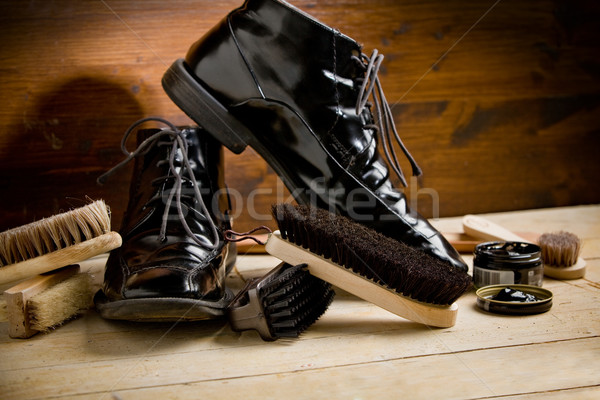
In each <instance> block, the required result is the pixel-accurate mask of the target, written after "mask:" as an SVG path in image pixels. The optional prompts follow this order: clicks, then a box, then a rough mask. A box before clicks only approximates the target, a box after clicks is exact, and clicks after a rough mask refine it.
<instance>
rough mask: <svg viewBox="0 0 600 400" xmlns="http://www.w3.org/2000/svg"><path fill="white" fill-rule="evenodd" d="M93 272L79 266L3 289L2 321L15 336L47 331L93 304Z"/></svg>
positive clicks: (65, 268)
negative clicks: (88, 272) (85, 271)
mask: <svg viewBox="0 0 600 400" xmlns="http://www.w3.org/2000/svg"><path fill="white" fill-rule="evenodd" d="M91 281H92V278H91V275H89V274H87V273H79V266H78V265H70V266H67V267H64V268H61V269H58V270H55V271H52V272H48V273H45V274H41V275H37V276H35V277H33V278H29V279H26V280H24V281H22V282H20V283H19V284H17V285H16V286H14V287H12V288H10V289H7V290H5V291H4V297H3V299H2V300H0V309H2V310H3V311H4V312H3V314H4V315H2V316H0V320H6V321H8V334H9V336H10V337H12V338H29V337H31V336H33V335H35V334H36V333H38V332H46V331H49V330H50V329H53V328H55V327H57V326H59V325H61V324H62V323H64V322H65V321H67V320H69V319H71V318H73V317H75V316H77V315H78V314H80V313H81V312H83V311H84V310H87V309H88V308H90V307H91V306H92V298H93V295H94V290H93V288H92V284H91Z"/></svg>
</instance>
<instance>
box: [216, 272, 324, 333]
mask: <svg viewBox="0 0 600 400" xmlns="http://www.w3.org/2000/svg"><path fill="white" fill-rule="evenodd" d="M334 295H335V292H334V291H333V289H332V288H331V285H330V284H329V283H327V282H325V281H322V280H320V279H318V278H316V277H314V276H312V275H311V274H310V273H309V272H308V271H307V270H306V265H304V264H299V265H290V264H286V263H281V264H279V265H278V266H277V267H275V268H274V269H272V270H271V271H270V272H269V273H267V274H266V275H265V276H263V277H262V278H255V279H252V280H249V281H248V282H247V284H246V286H245V287H244V288H243V289H242V290H240V292H239V293H238V294H237V295H236V297H235V298H234V299H233V301H232V302H231V304H230V305H229V307H228V309H227V315H228V317H229V322H230V324H231V328H232V329H233V330H234V331H245V330H250V329H254V330H256V331H257V332H258V333H259V334H260V337H261V338H262V339H263V340H266V341H272V340H276V339H279V338H295V337H298V335H300V333H302V332H303V331H305V330H306V329H307V328H308V327H309V326H310V325H312V324H313V323H314V322H315V321H317V319H319V317H320V316H321V315H322V314H323V313H324V312H325V310H327V308H328V307H329V304H330V303H331V300H332V299H333V296H334Z"/></svg>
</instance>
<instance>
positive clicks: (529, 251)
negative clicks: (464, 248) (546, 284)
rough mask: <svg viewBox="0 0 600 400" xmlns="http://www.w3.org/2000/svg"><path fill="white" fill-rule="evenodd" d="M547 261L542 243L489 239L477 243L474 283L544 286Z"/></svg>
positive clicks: (479, 286)
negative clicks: (540, 244) (539, 244)
mask: <svg viewBox="0 0 600 400" xmlns="http://www.w3.org/2000/svg"><path fill="white" fill-rule="evenodd" d="M543 278H544V264H543V262H542V255H541V249H540V247H539V246H538V245H535V244H533V243H525V242H485V243H480V244H478V245H477V246H476V247H475V257H474V259H473V284H474V285H475V287H476V288H482V287H484V286H489V285H498V284H507V285H515V284H522V285H532V286H542V281H543Z"/></svg>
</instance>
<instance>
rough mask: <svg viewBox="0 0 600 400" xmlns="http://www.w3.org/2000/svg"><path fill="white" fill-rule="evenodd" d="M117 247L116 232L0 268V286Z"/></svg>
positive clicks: (119, 239)
mask: <svg viewBox="0 0 600 400" xmlns="http://www.w3.org/2000/svg"><path fill="white" fill-rule="evenodd" d="M119 246H121V236H120V235H119V234H118V233H117V232H109V233H105V234H104V235H101V236H97V237H95V238H92V239H88V240H85V241H83V242H80V243H77V244H74V245H72V246H67V247H65V248H62V249H60V250H56V251H53V252H52V253H48V254H44V255H41V256H39V257H35V258H31V259H29V260H25V261H21V262H20V263H17V264H11V265H5V266H4V267H0V284H3V283H7V282H14V281H18V280H21V279H25V278H29V277H31V276H35V275H39V274H43V273H45V272H49V271H53V270H55V269H58V268H62V267H64V266H66V265H71V264H77V263H79V262H81V261H85V260H87V259H89V258H92V257H94V256H97V255H99V254H102V253H106V252H108V251H110V250H112V249H115V248H117V247H119Z"/></svg>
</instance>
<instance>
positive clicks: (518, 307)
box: [475, 285, 553, 315]
mask: <svg viewBox="0 0 600 400" xmlns="http://www.w3.org/2000/svg"><path fill="white" fill-rule="evenodd" d="M504 290H511V291H518V292H520V293H522V294H525V295H528V296H533V297H534V299H533V300H529V301H526V302H525V301H507V300H501V299H498V294H499V292H501V291H504ZM475 293H476V295H477V306H478V307H479V308H481V309H482V310H485V311H488V312H492V313H496V314H507V315H531V314H541V313H544V312H546V311H548V310H550V308H551V307H552V297H553V295H552V292H551V291H549V290H547V289H543V288H541V287H539V286H532V285H491V286H486V287H482V288H480V289H478V290H477V291H476V292H475Z"/></svg>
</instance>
